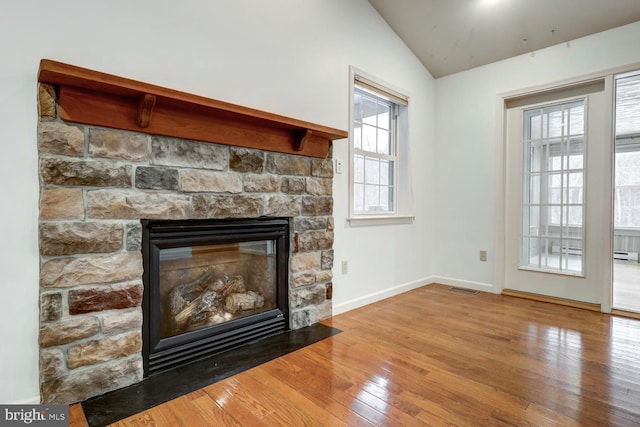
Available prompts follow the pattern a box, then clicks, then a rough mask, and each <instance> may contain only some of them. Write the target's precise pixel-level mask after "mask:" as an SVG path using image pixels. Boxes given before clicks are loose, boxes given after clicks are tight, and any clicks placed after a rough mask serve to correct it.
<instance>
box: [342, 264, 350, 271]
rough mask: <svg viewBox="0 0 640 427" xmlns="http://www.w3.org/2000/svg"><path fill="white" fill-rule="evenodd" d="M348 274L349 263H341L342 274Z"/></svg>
mask: <svg viewBox="0 0 640 427" xmlns="http://www.w3.org/2000/svg"><path fill="white" fill-rule="evenodd" d="M348 272H349V261H342V274H347V273H348Z"/></svg>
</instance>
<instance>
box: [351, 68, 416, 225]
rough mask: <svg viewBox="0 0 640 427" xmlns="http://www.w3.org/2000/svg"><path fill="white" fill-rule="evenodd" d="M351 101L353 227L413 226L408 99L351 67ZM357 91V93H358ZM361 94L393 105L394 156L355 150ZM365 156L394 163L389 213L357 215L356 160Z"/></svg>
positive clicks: (402, 93)
mask: <svg viewBox="0 0 640 427" xmlns="http://www.w3.org/2000/svg"><path fill="white" fill-rule="evenodd" d="M349 86H350V97H349V123H350V132H349V218H348V221H349V223H350V225H352V226H359V225H377V224H386V223H411V222H413V220H414V216H413V214H412V213H411V211H412V206H411V204H412V197H411V185H410V183H411V179H410V175H411V174H410V167H409V155H408V150H409V141H408V113H409V96H407V95H405V94H404V91H402V90H398V89H396V88H393V87H392V86H390V85H389V84H387V83H384V82H382V81H381V80H379V79H377V78H374V77H372V76H370V75H368V74H366V73H364V72H362V71H360V70H357V69H356V68H354V67H350V85H349ZM356 88H357V89H356ZM356 90H361V91H363V92H365V93H367V94H370V95H372V96H373V97H376V98H378V99H380V100H384V101H386V102H389V103H391V104H393V105H394V107H393V109H392V110H393V111H394V114H393V118H392V125H391V129H390V132H391V135H392V137H391V138H392V139H391V142H390V143H391V147H392V148H391V150H390V151H391V153H390V154H380V153H375V152H371V151H366V150H362V149H358V148H356V147H355V134H354V127H355V126H354V124H355V111H354V99H355V97H354V95H355V93H356ZM359 155H366V156H367V157H369V158H376V159H382V160H390V161H393V162H394V168H393V169H394V170H393V208H392V209H390V210H388V211H356V210H355V203H354V199H355V185H356V182H355V167H354V165H355V163H354V162H355V158H356V156H359Z"/></svg>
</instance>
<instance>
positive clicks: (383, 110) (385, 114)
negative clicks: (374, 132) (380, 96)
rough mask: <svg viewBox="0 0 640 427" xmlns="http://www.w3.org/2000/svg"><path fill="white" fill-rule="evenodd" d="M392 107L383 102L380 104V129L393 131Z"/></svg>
mask: <svg viewBox="0 0 640 427" xmlns="http://www.w3.org/2000/svg"><path fill="white" fill-rule="evenodd" d="M390 109H391V105H390V104H383V103H381V102H379V103H378V127H379V128H380V129H386V130H389V129H391V126H390V124H391V123H390V119H391V110H390Z"/></svg>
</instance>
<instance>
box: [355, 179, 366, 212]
mask: <svg viewBox="0 0 640 427" xmlns="http://www.w3.org/2000/svg"><path fill="white" fill-rule="evenodd" d="M353 207H354V209H355V210H356V211H363V210H364V184H354V185H353Z"/></svg>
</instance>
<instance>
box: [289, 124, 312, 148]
mask: <svg viewBox="0 0 640 427" xmlns="http://www.w3.org/2000/svg"><path fill="white" fill-rule="evenodd" d="M312 134H313V131H312V130H311V129H302V130H299V131H298V132H296V135H295V140H294V142H293V149H294V150H296V151H302V150H304V145H305V144H306V143H307V141H309V139H311V135H312Z"/></svg>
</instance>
